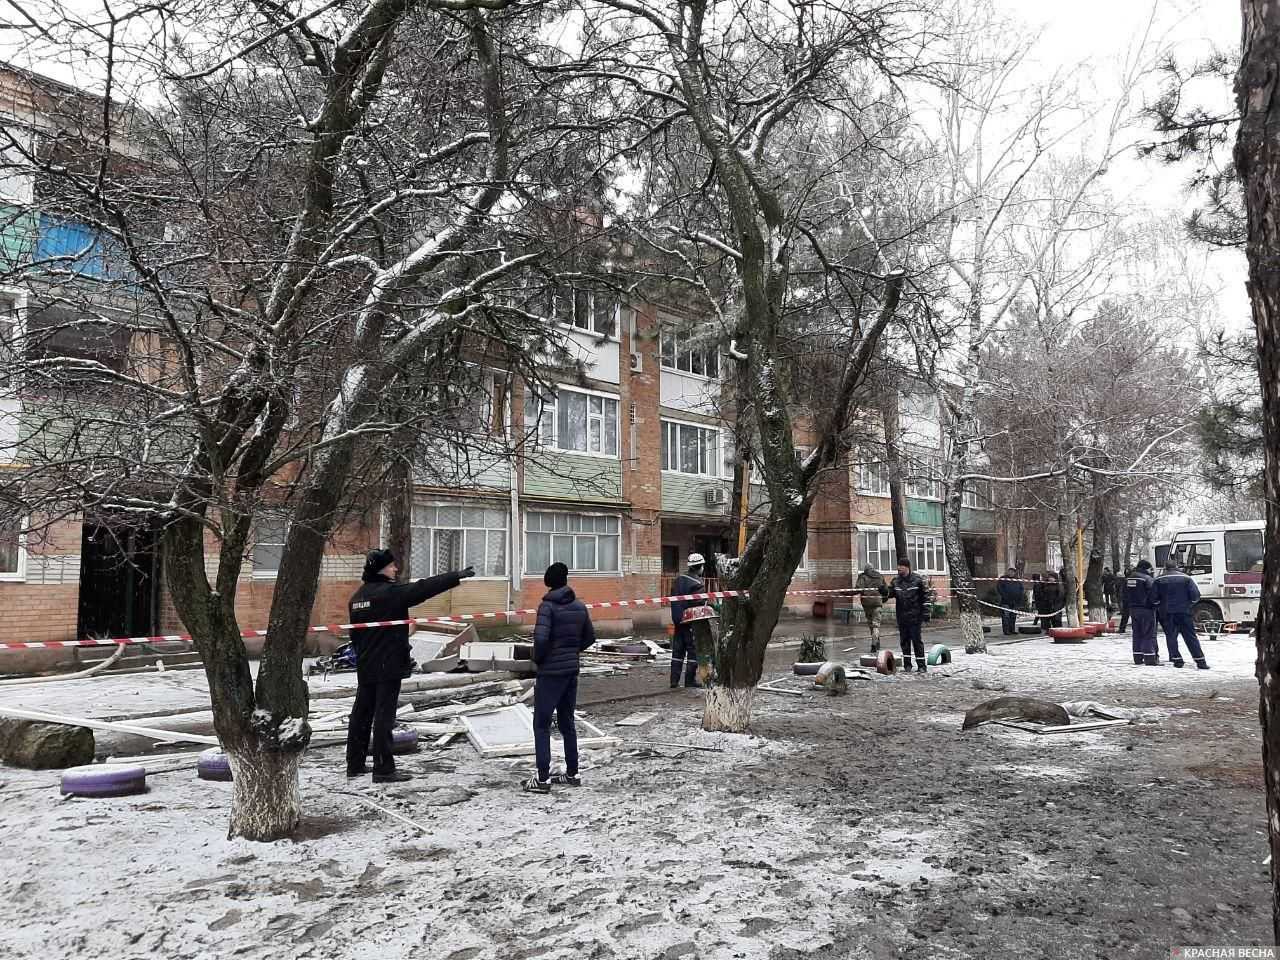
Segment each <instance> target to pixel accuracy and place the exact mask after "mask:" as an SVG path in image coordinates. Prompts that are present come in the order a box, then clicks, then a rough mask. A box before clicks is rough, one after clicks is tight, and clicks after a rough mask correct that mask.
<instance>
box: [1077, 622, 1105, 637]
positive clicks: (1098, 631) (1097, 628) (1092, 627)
mask: <svg viewBox="0 0 1280 960" xmlns="http://www.w3.org/2000/svg"><path fill="white" fill-rule="evenodd" d="M1083 629H1085V630H1087V631H1089V636H1091V637H1100V636H1102V635H1103V634H1104V633H1106V630H1107V625H1106V624H1105V623H1086V624H1085V625H1084V628H1083Z"/></svg>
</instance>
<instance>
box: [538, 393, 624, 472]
mask: <svg viewBox="0 0 1280 960" xmlns="http://www.w3.org/2000/svg"><path fill="white" fill-rule="evenodd" d="M524 422H525V430H526V431H528V432H529V433H531V434H532V436H533V438H534V440H535V441H536V442H537V443H539V444H541V445H543V446H547V447H552V448H554V449H556V450H568V451H572V452H576V453H591V454H596V455H599V456H605V457H617V456H618V400H617V398H616V397H610V396H606V395H604V394H598V393H584V392H582V391H579V390H573V389H570V388H568V387H560V388H559V391H558V393H557V394H556V396H555V397H554V398H552V397H542V396H539V395H538V394H537V393H535V392H534V391H533V390H532V389H530V390H528V391H527V392H526V394H525V406H524Z"/></svg>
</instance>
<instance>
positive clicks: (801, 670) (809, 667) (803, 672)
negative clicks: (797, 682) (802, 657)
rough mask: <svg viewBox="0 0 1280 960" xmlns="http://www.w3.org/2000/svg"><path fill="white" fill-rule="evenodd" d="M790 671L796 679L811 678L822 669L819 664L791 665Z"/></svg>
mask: <svg viewBox="0 0 1280 960" xmlns="http://www.w3.org/2000/svg"><path fill="white" fill-rule="evenodd" d="M791 669H792V671H793V672H794V673H795V675H796V676H797V677H812V676H813V675H814V674H816V673H817V672H818V671H819V670H821V669H822V664H821V663H793V664H792V665H791Z"/></svg>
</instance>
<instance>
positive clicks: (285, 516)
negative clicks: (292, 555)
mask: <svg viewBox="0 0 1280 960" xmlns="http://www.w3.org/2000/svg"><path fill="white" fill-rule="evenodd" d="M268 519H280V520H281V521H283V524H284V532H283V533H282V535H281V539H280V540H279V541H275V540H261V539H259V537H258V524H259V523H260V522H263V521H265V520H268ZM292 527H293V515H292V514H290V513H287V512H284V511H276V510H266V511H261V512H259V513H258V514H255V516H254V518H253V547H252V549H251V550H250V551H249V569H250V571H251V575H252V577H253V579H254V580H275V579H276V578H277V577H279V576H280V564H279V563H278V562H277V563H276V565H275V566H274V567H272V568H271V569H266V568H265V567H264V568H263V569H261V570H259V569H258V557H257V551H258V547H259V546H260V545H261V544H263V543H265V544H267V545H269V546H275V545H277V543H278V544H279V547H280V559H281V560H283V559H284V547H285V544H286V543H288V542H289V531H290V529H292Z"/></svg>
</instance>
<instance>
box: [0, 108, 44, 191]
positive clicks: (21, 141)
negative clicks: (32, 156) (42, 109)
mask: <svg viewBox="0 0 1280 960" xmlns="http://www.w3.org/2000/svg"><path fill="white" fill-rule="evenodd" d="M32 146H33V144H32V135H31V133H30V132H29V131H27V130H23V129H21V128H20V127H15V126H11V125H9V124H6V125H5V130H4V132H3V133H0V201H5V202H7V203H16V204H19V205H26V204H28V203H30V202H31V200H32V195H33V191H32V187H33V185H34V182H35V177H34V176H33V170H32V167H31V165H30V164H29V163H27V160H26V157H25V156H24V155H23V154H24V152H30V150H31V149H32Z"/></svg>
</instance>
